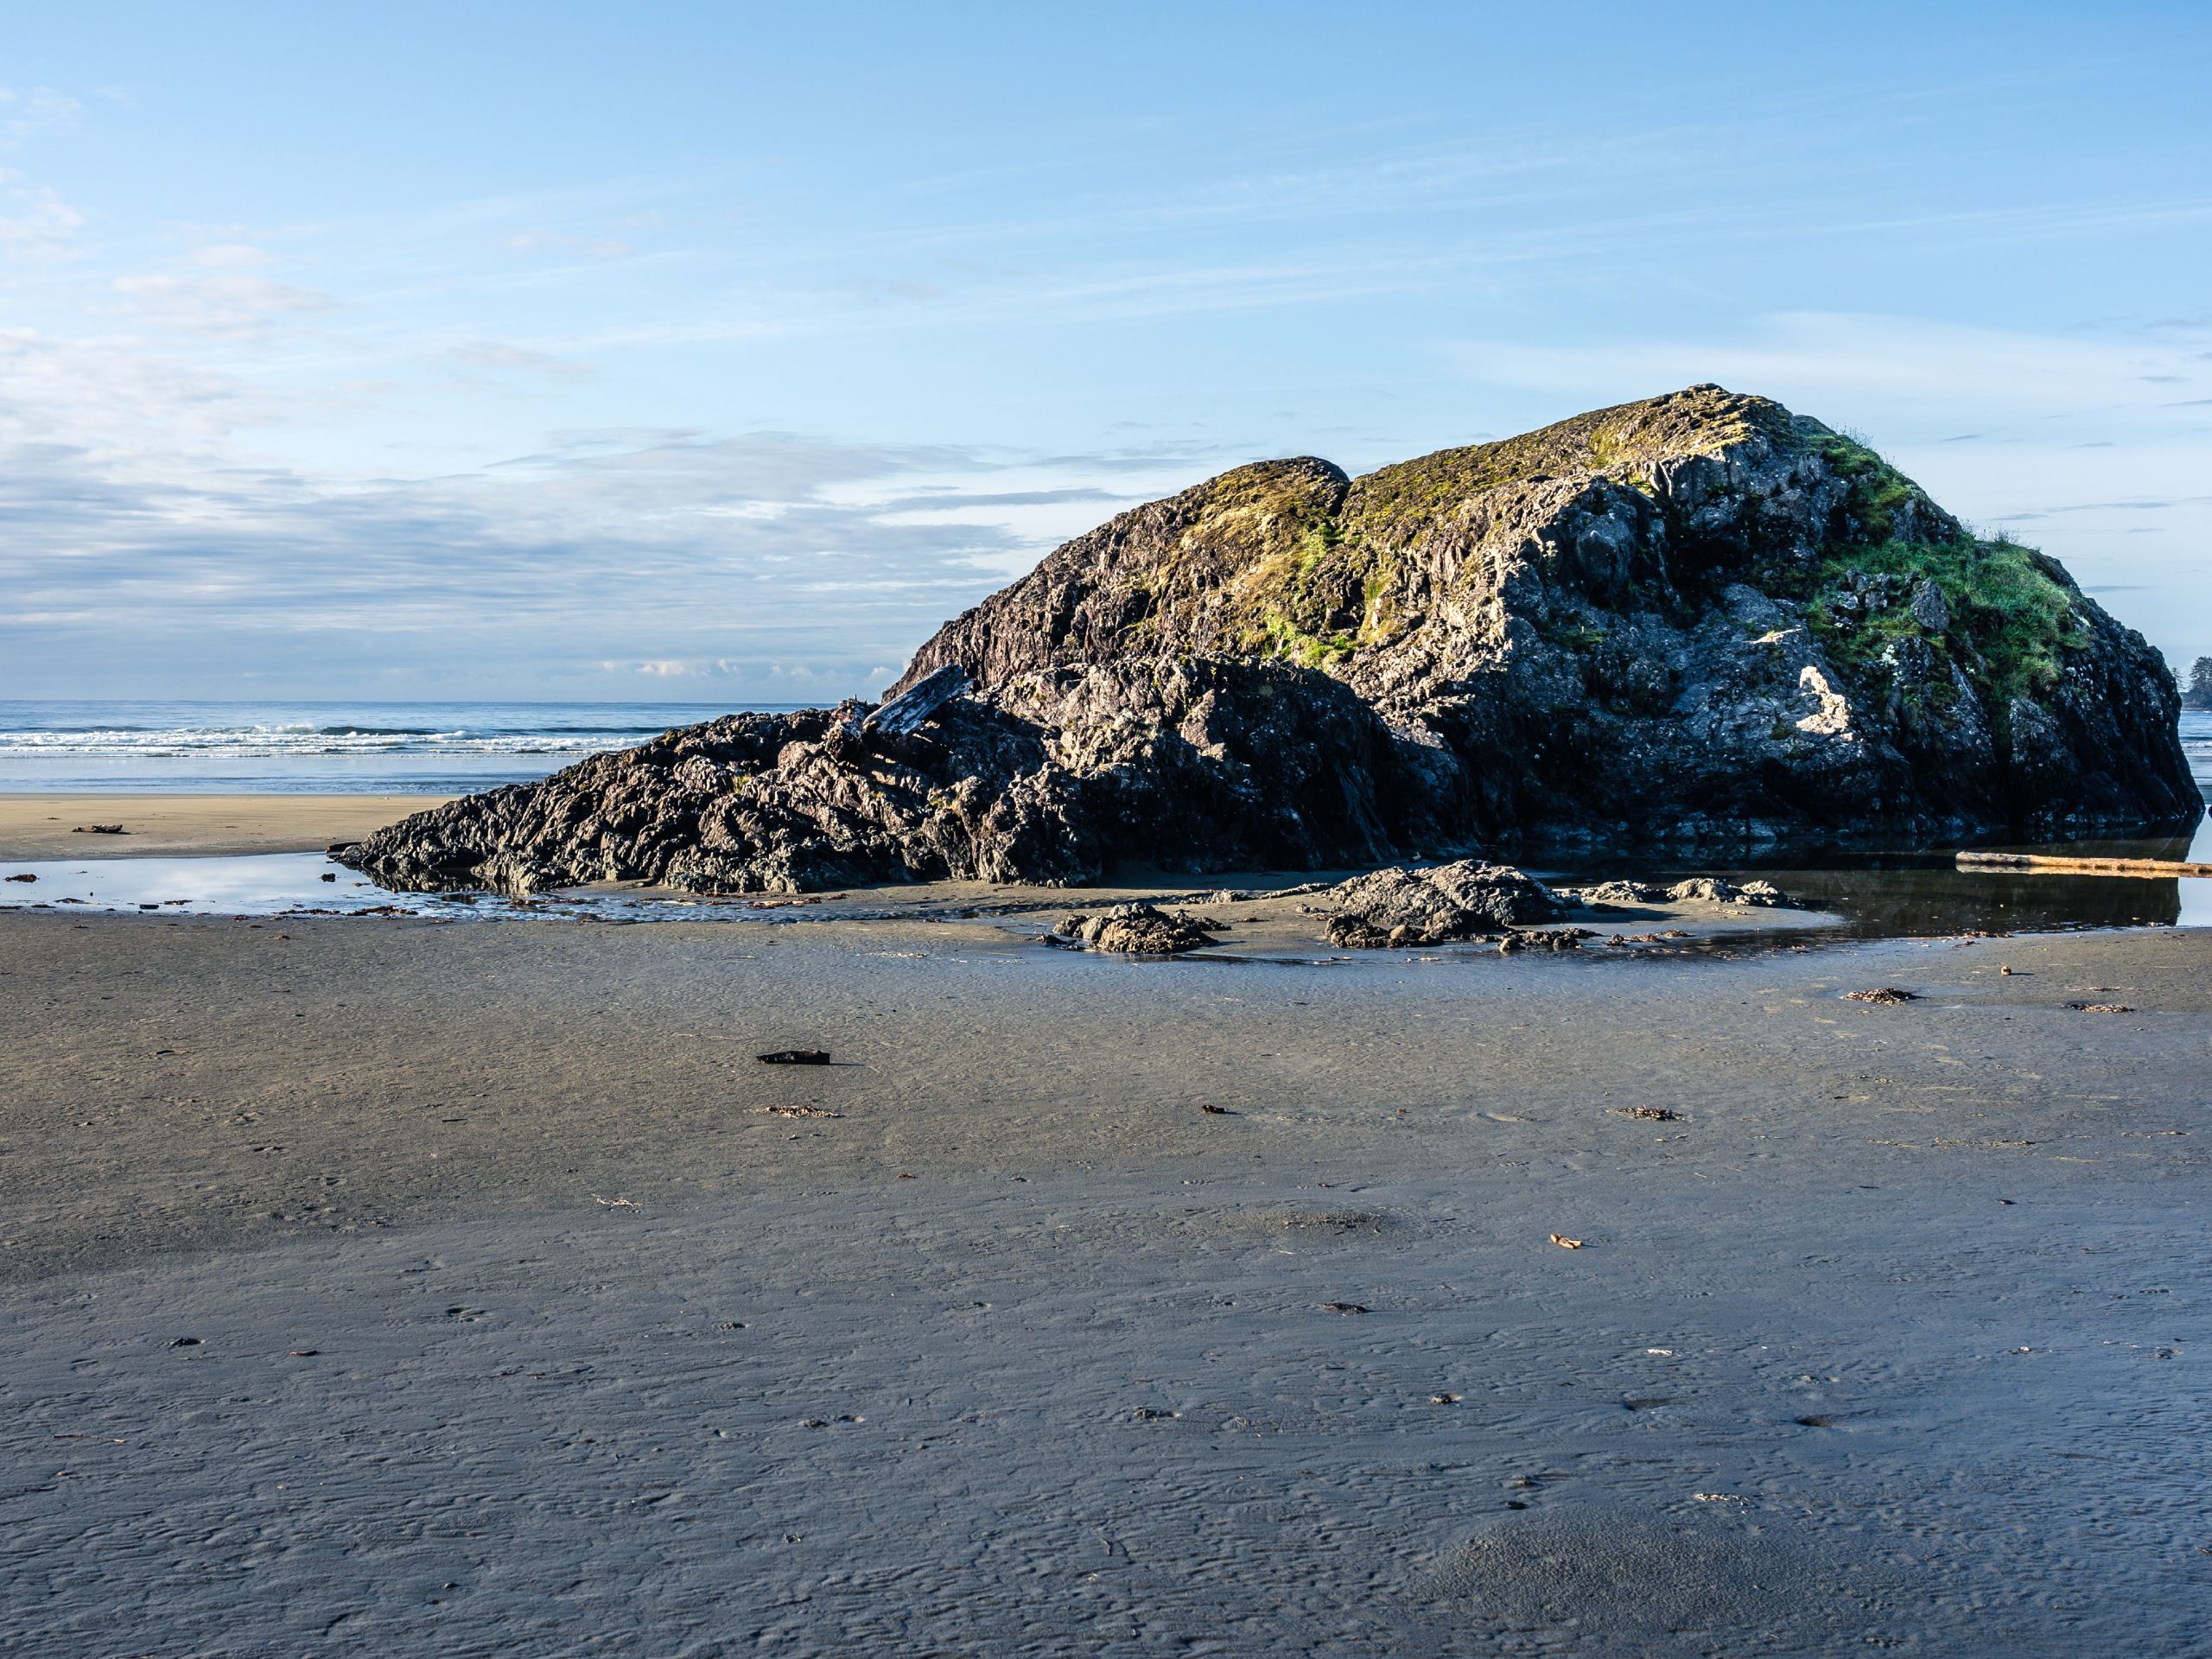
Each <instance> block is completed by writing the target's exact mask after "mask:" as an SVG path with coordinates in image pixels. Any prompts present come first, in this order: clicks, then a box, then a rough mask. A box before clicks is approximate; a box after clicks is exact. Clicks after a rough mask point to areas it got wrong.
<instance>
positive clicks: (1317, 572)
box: [343, 386, 2202, 925]
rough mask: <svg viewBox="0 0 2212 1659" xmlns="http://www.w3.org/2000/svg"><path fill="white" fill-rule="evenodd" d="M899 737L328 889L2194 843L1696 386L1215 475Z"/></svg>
mask: <svg viewBox="0 0 2212 1659" xmlns="http://www.w3.org/2000/svg"><path fill="white" fill-rule="evenodd" d="M963 685H964V686H966V687H967V688H968V689H967V690H963V689H962V688H963ZM906 693H914V694H916V695H914V696H912V697H911V698H910V699H907V700H905V701H894V702H891V703H888V704H887V706H886V707H884V708H882V709H874V710H871V709H868V706H867V705H865V704H861V703H857V702H855V703H848V704H844V705H841V706H840V707H839V708H838V709H827V710H823V709H817V710H809V711H805V712H803V713H799V714H794V715H728V716H726V717H724V718H723V719H721V720H718V721H710V722H709V723H707V724H705V725H702V726H697V727H693V728H689V729H687V730H683V731H676V732H671V733H668V734H664V735H663V736H661V737H659V738H656V739H654V740H653V741H652V742H650V743H646V744H644V745H641V746H639V747H637V748H634V749H631V750H628V751H626V752H624V753H620V754H612V755H600V756H594V757H593V758H592V759H590V760H586V761H583V762H582V763H580V764H579V765H577V766H572V767H570V768H569V769H568V770H567V771H565V772H559V773H556V775H555V776H553V777H552V778H550V779H546V780H545V781H543V783H539V784H534V785H510V786H509V787H507V788H505V789H502V790H494V791H491V792H489V793H488V794H485V795H480V796H474V797H470V798H467V799H466V800H463V801H457V802H453V803H449V804H447V805H445V806H442V807H439V808H435V809H433V810H430V811H429V812H426V813H422V814H418V815H416V817H412V818H410V819H407V820H405V821H404V822H402V823H398V824H395V825H393V826H391V828H389V829H385V830H382V831H379V832H378V834H377V835H375V836H372V837H370V838H369V839H368V840H367V841H365V842H362V843H360V844H359V846H357V847H353V848H349V849H344V853H343V856H344V857H345V858H346V860H347V861H349V862H352V863H353V864H355V865H356V866H357V867H358V868H361V869H362V870H364V871H365V872H367V873H368V874H371V875H372V877H373V878H374V879H375V880H378V882H380V883H383V884H384V885H386V886H391V887H402V888H411V889H427V888H452V887H502V888H505V889H508V890H510V891H514V890H528V889H530V888H532V887H547V886H555V885H562V884H567V883H575V882H583V881H592V880H647V881H653V882H659V883H664V884H668V885H671V886H675V887H687V888H691V889H693V890H696V891H706V892H736V891H776V892H795V891H806V890H811V889H817V888H822V887H849V886H856V885H861V884H865V883H870V882H877V881H886V880H930V879H936V878H942V877H962V878H968V879H975V880H995V881H1027V882H1084V881H1089V880H1096V878H1097V877H1098V876H1099V875H1100V874H1102V873H1103V871H1104V869H1105V868H1107V867H1108V866H1109V865H1110V864H1112V863H1114V862H1116V861H1123V860H1131V861H1148V862H1151V863H1154V864H1157V865H1160V866H1162V867H1165V868H1176V869H1181V870H1187V871H1192V872H1196V871H1204V870H1220V869H1229V868H1239V867H1243V868H1277V869H1317V868H1329V867H1332V866H1333V867H1337V868H1343V867H1345V866H1361V865H1371V864H1379V863H1384V862H1388V861H1394V860H1403V859H1411V858H1452V857H1458V856H1463V855H1466V854H1469V853H1471V852H1474V851H1476V850H1478V849H1484V848H1491V849H1503V848H1504V847H1507V846H1514V845H1538V844H1546V843H1569V844H1574V845H1580V846H1584V847H1589V846H1620V847H1627V846H1631V845H1636V844H1651V843H1675V844H1681V843H1698V842H1709V843H1727V844H1743V843H1746V842H1774V841H1777V840H1782V839H1785V838H1788V839H1799V838H1816V839H1826V840H1848V839H1853V838H1860V837H1871V836H1880V837H1883V838H1885V839H1891V840H1896V839H1911V838H1922V839H1927V838H1934V837H1938V836H1941V837H1946V838H1952V839H1964V838H1969V837H1972V836H1980V835H1987V834H1996V833H2004V834H2007V835H2009V836H2012V837H2013V838H2018V839H2044V838H2050V837H2056V836H2083V835H2089V834H2115V833H2126V832H2138V831H2145V830H2151V829H2162V828H2165V827H2168V826H2174V825H2179V824H2181V823H2188V822H2193V821H2194V820H2195V818H2196V817H2197V816H2198V815H2199V814H2201V812H2202V798H2201V797H2200V796H2199V795H2198V793H2197V791H2196V788H2195V786H2194V785H2193V784H2192V783H2191V781H2190V774H2189V770H2188V766H2187V764H2186V762H2185V760H2184V759H2183V753H2182V751H2181V747H2180V742H2179V739H2178V736H2177V729H2176V727H2177V709H2178V692H2177V689H2176V687H2175V685H2174V683H2173V679H2172V677H2171V674H2170V673H2169V672H2168V671H2167V670H2166V667H2165V664H2164V661H2163V659H2162V658H2159V656H2158V653H2157V652H2154V651H2152V649H2151V648H2150V646H2149V645H2146V644H2145V642H2144V640H2143V639H2142V638H2141V636H2140V635H2139V634H2137V633H2135V632H2133V631H2132V630H2130V629H2127V628H2125V627H2123V626H2120V624H2119V623H2118V622H2116V621H2114V620H2113V619H2112V618H2111V617H2110V616H2108V615H2107V614H2106V613H2105V612H2104V611H2103V610H2102V609H2101V607H2099V606H2098V605H2097V604H2096V603H2095V602H2094V601H2092V600H2090V599H2089V598H2088V597H2087V596H2086V595H2085V594H2082V591H2081V589H2080V588H2078V587H2076V586H2075V583H2074V582H2073V580H2072V578H2071V577H2069V575H2067V574H2066V572H2065V571H2064V569H2062V568H2061V567H2060V566H2059V565H2058V564H2057V563H2056V562H2055V561H2052V560H2050V559H2048V558H2045V557H2044V556H2042V555H2041V554H2038V553H2035V552H2033V551H2031V550H2028V549H2025V548H2022V547H2018V546H2016V545H2014V544H2012V543H2010V542H2006V541H2003V540H1997V541H1989V540H1983V539H1980V538H1977V537H1974V536H1972V535H1970V534H1969V533H1968V532H1967V531H1966V530H1965V528H1964V527H1963V526H1961V524H1960V523H1959V522H1958V521H1957V520H1956V519H1955V518H1952V517H1951V516H1950V515H1949V514H1948V513H1947V512H1943V510H1942V508H1940V507H1938V506H1936V504H1935V503H1934V502H1933V501H1931V500H1929V498H1928V497H1927V495H1926V494H1925V493H1923V492H1922V491H1921V490H1920V488H1919V487H1918V486H1916V485H1915V484H1913V483H1912V482H1911V481H1910V480H1908V479H1906V478H1904V476H1903V475H1901V474H1898V473H1897V472H1896V471H1895V469H1893V468H1891V467H1889V466H1888V464H1887V463H1886V462H1885V461H1882V460H1881V459H1880V458H1879V457H1878V455H1876V454H1873V453H1872V451H1871V450H1869V449H1867V448H1865V447H1863V446H1862V445H1860V444H1859V443H1857V442H1853V441H1852V440H1850V439H1847V438H1845V437H1843V436H1841V435H1839V434H1837V433H1835V432H1834V431H1831V430H1830V429H1828V428H1827V427H1825V426H1823V425H1821V423H1819V422H1817V421H1815V420H1811V419H1809V418H1807V417H1805V416H1796V415H1792V414H1791V413H1790V412H1789V410H1785V409H1783V408H1782V407H1781V406H1780V405H1779V404H1774V403H1771V402H1769V401H1768V400H1766V399H1764V398H1760V397H1745V396H1742V395H1739V394H1737V393H1733V392H1729V391H1723V390H1722V389H1721V388H1719V387H1718V386H1693V387H1690V388H1688V390H1687V391H1680V392H1675V393H1672V394H1670V395H1669V396H1666V397H1656V398H1652V399H1649V400H1647V401H1645V402H1643V403H1637V404H1623V405H1621V406H1619V407H1618V408H1614V409H1607V410H1598V411H1595V412H1593V413H1592V414H1588V415H1584V416H1577V417H1575V418H1574V419H1573V420H1570V421H1565V422H1562V423H1560V424H1558V425H1556V426H1553V427H1548V428H1545V429H1543V430H1541V431H1539V432H1534V433H1530V434H1528V435H1525V436H1522V437H1519V438H1513V439H1509V440H1507V441H1505V442H1502V443H1492V444H1480V445H1476V446H1474V447H1472V448H1465V449H1452V450H1445V451H1441V452H1440V453H1438V454H1433V455H1428V456H1425V457H1423V458H1421V459H1420V460H1417V461H1407V462H1403V463H1402V464H1400V465H1397V466H1394V467H1384V468H1383V469H1381V470H1380V471H1378V472H1376V473H1371V474H1368V475H1367V476H1365V477H1363V478H1359V479H1351V478H1348V477H1346V476H1345V475H1344V473H1342V472H1341V471H1339V470H1338V468H1336V467H1332V466H1331V465H1330V464H1329V463H1328V462H1326V461H1318V460H1313V459H1310V458H1309V459H1304V460H1297V461H1268V462H1264V463H1262V464H1260V465H1257V466H1252V467H1239V468H1237V469H1236V470H1235V471H1233V472H1230V473H1227V474H1223V475H1222V476H1221V477H1219V478H1217V479H1214V480H1210V481H1209V482H1207V483H1205V484H1201V485H1198V486H1194V487H1193V488H1192V489H1189V490H1185V491H1184V492H1183V493H1181V494H1179V495H1177V496H1174V497H1172V498H1170V499H1166V500H1164V501H1156V502H1153V503H1151V504H1149V505H1146V506H1142V507H1139V508H1137V509H1135V511H1133V512H1127V513H1124V514H1122V515H1121V516H1120V517H1119V518H1115V519H1113V520H1112V521H1110V522H1109V523H1108V524H1103V525H1102V526H1100V527H1099V528H1098V529H1097V530H1095V531H1091V532H1090V533H1089V534H1088V535H1086V536H1083V537H1077V539H1076V540H1074V541H1072V542H1070V543H1067V544H1066V545H1065V546H1064V547H1062V548H1060V549H1059V550H1058V551H1056V552H1054V553H1053V554H1052V555H1051V556H1049V557H1048V558H1046V560H1045V561H1044V562H1043V563H1041V564H1040V565H1039V567H1038V568H1037V569H1036V570H1035V571H1033V572H1032V573H1031V574H1030V575H1028V576H1026V577H1024V578H1023V579H1022V580H1020V582H1015V583H1014V584H1013V585H1012V586H1010V587H1008V588H1006V589H1004V590H1003V591H1001V593H999V594H995V595H994V596H993V597H992V598H990V599H988V600H987V601H984V602H983V603H982V605H979V606H977V607H976V608H975V609H973V610H971V611H969V612H968V613H965V614H963V615H962V616H961V617H959V618H957V619H956V620H954V621H952V622H950V623H948V624H946V625H945V626H944V628H942V629H941V630H939V632H938V634H937V635H936V637H935V638H933V639H931V640H930V641H929V642H928V643H927V644H925V645H924V646H923V647H922V649H921V650H920V651H919V652H917V653H916V654H915V657H914V658H913V660H912V663H911V664H909V666H908V668H907V670H906V674H905V675H904V676H902V677H901V678H900V680H899V683H898V684H897V685H895V686H893V688H892V689H891V692H890V693H889V694H887V695H888V696H891V697H893V699H899V698H900V697H901V696H903V694H906ZM1394 925H1407V924H1394Z"/></svg>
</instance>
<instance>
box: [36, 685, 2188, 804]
mask: <svg viewBox="0 0 2212 1659" xmlns="http://www.w3.org/2000/svg"><path fill="white" fill-rule="evenodd" d="M799 706H800V705H798V704H796V703H749V704H737V705H732V704H727V703H702V702H53V701H22V700H17V701H10V700H7V699H0V791H10V790H57V791H58V790H149V791H159V790H173V791H193V790H205V791H213V792H217V793H230V792H238V793H244V794H263V793H284V792H295V793H320V792H326V791H327V792H331V793H362V794H383V793H393V794H423V795H449V794H464V793H467V791H471V790H477V789H488V788H490V787H491V786H492V785H495V784H505V783H512V782H514V781H516V780H518V779H530V778H543V776H545V774H546V773H548V772H557V771H558V770H560V768H562V767H563V766H568V765H569V763H571V762H572V761H575V760H581V759H582V757H583V756H585V755H587V754H591V753H595V752H597V751H599V750H601V749H617V748H622V747H626V746H627V745H629V744H632V743H638V742H642V741H644V740H645V739H646V738H648V737H652V736H653V735H655V734H658V733H660V732H664V731H666V730H667V729H668V728H670V727H671V726H689V725H691V724H693V723H694V722H696V721H702V720H712V719H713V718H714V717H715V715H726V714H730V713H734V712H736V710H737V709H743V708H750V709H793V708H797V707H799ZM2182 743H2183V747H2184V748H2185V749H2187V751H2188V753H2189V762H2190V768H2191V770H2192V771H2194V772H2195V773H2196V782H2197V785H2198V787H2199V788H2201V789H2202V790H2203V791H2204V793H2205V798H2206V799H2207V800H2212V714H2205V713H2196V712H2191V713H2189V714H2184V715H2183V716H2182Z"/></svg>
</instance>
